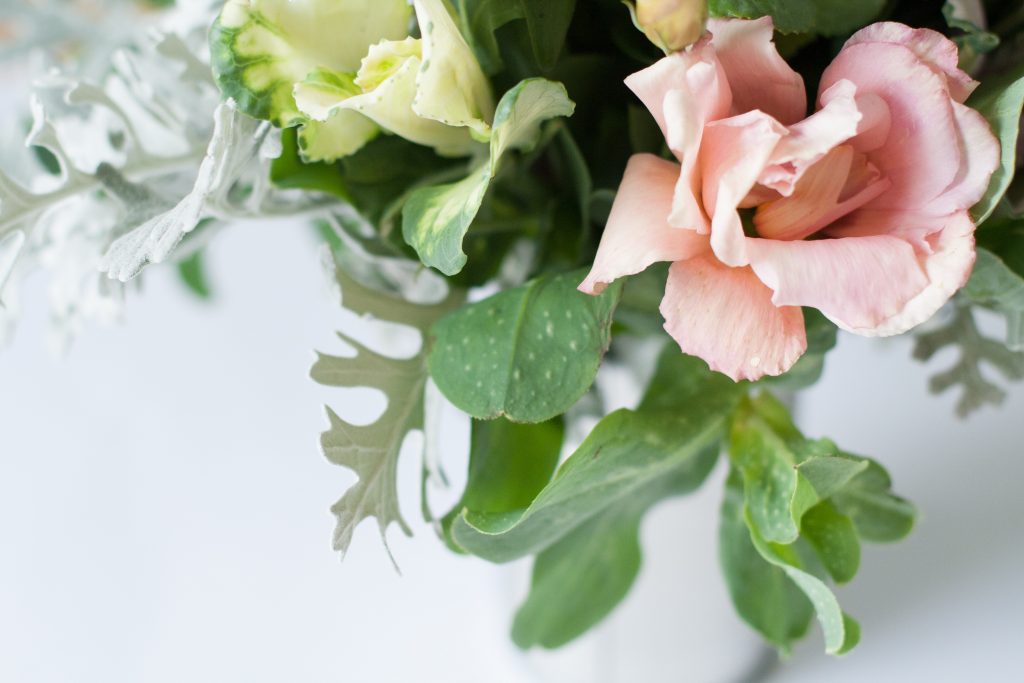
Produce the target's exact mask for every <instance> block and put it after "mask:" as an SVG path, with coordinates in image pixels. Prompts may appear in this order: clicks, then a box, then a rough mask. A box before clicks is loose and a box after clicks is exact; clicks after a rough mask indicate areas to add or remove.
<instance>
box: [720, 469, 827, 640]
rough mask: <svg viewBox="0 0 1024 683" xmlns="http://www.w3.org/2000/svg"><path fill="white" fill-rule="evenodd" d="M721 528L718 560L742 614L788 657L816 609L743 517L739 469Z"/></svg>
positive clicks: (730, 486) (729, 488)
mask: <svg viewBox="0 0 1024 683" xmlns="http://www.w3.org/2000/svg"><path fill="white" fill-rule="evenodd" d="M719 524H720V526H719V531H718V557H719V562H720V564H721V567H722V574H723V576H724V577H725V583H726V586H727V587H728V589H729V595H730V596H731V597H732V602H733V605H734V606H735V607H736V611H737V612H738V613H739V615H740V616H741V617H742V618H743V620H744V621H746V622H747V623H748V624H750V626H751V627H753V628H754V629H755V630H756V631H757V632H758V633H760V634H761V635H762V636H764V637H765V639H766V640H768V642H770V643H771V644H773V645H774V646H775V647H777V648H779V650H781V651H782V652H783V653H785V654H788V653H789V652H790V651H791V650H792V646H793V643H794V642H796V641H797V640H800V639H801V638H803V637H804V636H805V635H806V634H807V629H808V628H809V627H810V625H811V619H812V617H813V616H814V608H813V606H812V605H811V603H810V601H809V600H808V599H807V597H806V596H805V595H804V594H803V592H802V591H800V589H799V588H797V587H796V585H795V584H794V583H793V582H792V581H790V579H789V577H787V576H786V573H785V572H784V571H782V569H781V568H779V567H777V566H776V565H774V564H771V563H769V562H768V561H766V560H765V559H764V558H763V557H761V554H760V553H759V552H758V551H757V548H755V547H754V543H753V541H751V540H750V529H749V528H748V527H747V523H746V522H745V521H744V519H743V479H742V477H741V476H740V474H739V473H738V472H736V471H735V470H733V471H732V472H730V475H729V481H728V482H727V484H726V487H725V498H724V499H723V502H722V512H721V518H720V522H719Z"/></svg>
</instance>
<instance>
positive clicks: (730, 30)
mask: <svg viewBox="0 0 1024 683" xmlns="http://www.w3.org/2000/svg"><path fill="white" fill-rule="evenodd" d="M708 30H710V31H711V33H712V35H713V38H712V39H711V44H712V45H713V46H714V48H715V50H716V51H717V52H718V59H719V60H720V61H721V63H722V67H723V68H724V69H725V74H726V76H727V77H728V79H729V85H730V86H731V88H732V96H733V111H734V112H735V113H737V114H742V113H744V112H748V111H753V110H755V109H759V110H761V111H763V112H765V113H766V114H769V115H770V116H772V117H774V118H775V119H776V120H777V121H780V122H781V123H783V124H785V125H789V124H792V123H796V122H797V121H799V120H800V119H802V118H804V116H805V115H806V114H807V91H806V90H805V89H804V79H803V77H802V76H800V74H798V73H797V72H795V71H793V69H791V68H790V66H789V64H787V63H786V60H784V59H783V58H782V57H781V56H780V55H779V53H778V51H777V50H776V49H775V44H774V43H773V42H772V35H773V31H774V24H773V23H772V18H771V17H762V18H760V19H754V20H752V21H747V20H743V19H712V20H711V21H709V22H708Z"/></svg>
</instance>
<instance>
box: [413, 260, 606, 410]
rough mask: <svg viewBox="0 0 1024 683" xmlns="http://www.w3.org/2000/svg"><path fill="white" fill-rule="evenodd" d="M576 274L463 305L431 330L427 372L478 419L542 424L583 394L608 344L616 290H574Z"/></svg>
mask: <svg viewBox="0 0 1024 683" xmlns="http://www.w3.org/2000/svg"><path fill="white" fill-rule="evenodd" d="M580 277H581V273H580V272H578V271H574V272H571V273H564V274H561V275H555V276H544V277H540V278H537V279H535V280H532V281H531V282H528V283H526V284H524V285H522V286H520V287H516V288H514V289H510V290H507V291H504V292H500V293H498V294H495V295H494V296H492V297H490V298H488V299H485V300H483V301H480V302H477V303H474V304H470V305H468V306H465V307H463V308H461V309H459V310H458V311H455V312H454V313H452V314H450V315H448V316H447V317H445V318H443V319H442V320H440V321H438V323H437V324H436V325H434V329H433V336H434V344H433V349H432V351H431V354H430V373H431V375H432V376H433V378H434V381H435V382H436V383H437V386H438V388H440V389H441V391H442V392H443V393H444V395H445V396H446V397H447V398H448V400H449V401H451V402H452V403H454V404H455V405H456V406H457V407H459V408H460V409H462V410H464V411H465V412H467V413H469V414H470V415H472V416H473V417H476V418H479V419H492V418H495V417H499V416H504V417H507V418H509V419H511V420H514V421H516V422H543V421H544V420H548V419H551V418H552V417H554V416H556V415H560V414H562V413H564V412H565V411H566V410H567V409H568V408H569V407H571V406H572V405H573V404H574V403H575V402H576V401H577V400H579V398H580V397H581V396H582V395H583V394H584V392H586V391H587V389H589V388H590V385H591V384H592V383H593V381H594V377H595V376H596V374H597V369H598V366H599V365H600V364H601V358H602V357H603V356H604V353H605V351H606V350H607V348H608V344H609V342H610V341H611V322H612V314H613V313H614V310H615V306H616V304H617V303H618V300H619V294H620V292H621V287H609V288H608V290H606V292H605V293H604V294H602V295H601V296H599V297H588V296H587V295H585V294H581V293H580V292H578V291H576V285H577V284H578V282H579V279H580Z"/></svg>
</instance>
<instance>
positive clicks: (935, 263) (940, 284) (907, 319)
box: [851, 211, 975, 337]
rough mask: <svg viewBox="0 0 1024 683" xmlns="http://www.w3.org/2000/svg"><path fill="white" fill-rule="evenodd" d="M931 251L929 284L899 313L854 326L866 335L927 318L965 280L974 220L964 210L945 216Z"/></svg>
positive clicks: (886, 333) (971, 256)
mask: <svg viewBox="0 0 1024 683" xmlns="http://www.w3.org/2000/svg"><path fill="white" fill-rule="evenodd" d="M933 241H934V245H933V247H932V254H931V255H930V256H928V257H927V258H926V259H925V264H924V266H925V271H926V272H927V274H928V286H927V287H925V288H924V290H922V291H921V292H920V293H919V294H918V295H917V296H915V297H914V298H913V299H911V300H910V301H908V302H907V304H906V305H905V306H904V307H903V310H901V311H900V312H899V313H897V314H895V315H893V316H890V317H888V318H886V319H885V320H884V321H882V322H881V323H880V324H878V325H875V326H874V327H871V328H869V329H853V330H851V331H852V332H856V333H857V334H860V335H863V336H865V337H875V336H878V337H888V336H891V335H894V334H903V333H904V332H906V331H907V330H910V329H913V328H915V327H917V326H918V325H920V324H921V323H923V322H925V321H927V320H928V319H929V318H931V317H932V316H933V315H935V313H936V312H937V311H938V310H939V309H940V308H942V306H943V305H944V304H945V303H946V302H947V301H949V298H950V297H951V296H953V294H955V293H956V291H957V290H958V289H960V288H961V287H963V286H964V285H965V284H967V280H968V278H969V277H970V276H971V270H972V269H973V268H974V259H975V251H974V223H973V222H972V221H971V217H970V215H969V214H968V213H967V212H966V211H962V212H960V213H957V214H954V215H953V216H949V217H948V222H947V224H946V225H945V227H944V229H943V230H941V231H939V232H936V233H934V240H933Z"/></svg>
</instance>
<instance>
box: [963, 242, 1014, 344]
mask: <svg viewBox="0 0 1024 683" xmlns="http://www.w3.org/2000/svg"><path fill="white" fill-rule="evenodd" d="M1019 232H1020V233H1022V234H1021V235H1020V236H1019V237H1020V239H1021V243H1020V244H1021V248H1020V251H1021V252H1022V253H1024V230H1021V231H1019ZM963 296H964V297H966V298H967V299H969V300H970V301H972V302H974V303H977V304H980V305H982V306H985V307H987V308H991V309H992V310H995V311H998V312H999V313H1002V314H1003V315H1004V316H1006V318H1007V320H1008V321H1010V320H1013V319H1015V318H1020V317H1021V316H1024V277H1022V276H1021V275H1020V274H1019V273H1017V272H1016V271H1014V270H1013V269H1012V268H1010V266H1009V265H1007V263H1006V262H1005V261H1004V260H1003V259H1001V258H999V257H998V256H996V255H995V254H993V253H992V252H990V251H989V250H987V249H984V248H981V247H979V248H978V252H977V260H976V261H975V262H974V271H973V272H972V273H971V279H970V280H968V282H967V285H966V286H965V287H964V289H963ZM1008 331H1009V332H1010V333H1011V335H1012V333H1013V332H1014V331H1015V330H1014V327H1013V325H1009V326H1008ZM1008 342H1009V343H1007V346H1008V347H1009V348H1010V349H1011V350H1013V351H1024V339H1021V338H1012V336H1011V338H1010V339H1009V340H1008Z"/></svg>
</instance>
